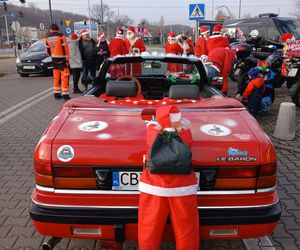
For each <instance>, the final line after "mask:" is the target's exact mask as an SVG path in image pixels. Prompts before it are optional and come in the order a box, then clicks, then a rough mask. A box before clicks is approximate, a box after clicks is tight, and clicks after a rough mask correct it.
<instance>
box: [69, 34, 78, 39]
mask: <svg viewBox="0 0 300 250" xmlns="http://www.w3.org/2000/svg"><path fill="white" fill-rule="evenodd" d="M70 38H71V40H78V36H77V34H76V33H74V32H72V33H71V34H70Z"/></svg>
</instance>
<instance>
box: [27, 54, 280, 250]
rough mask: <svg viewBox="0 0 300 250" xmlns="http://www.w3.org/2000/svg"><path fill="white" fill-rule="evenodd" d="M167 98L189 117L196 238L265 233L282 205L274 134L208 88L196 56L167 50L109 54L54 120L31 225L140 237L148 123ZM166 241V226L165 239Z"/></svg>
mask: <svg viewBox="0 0 300 250" xmlns="http://www.w3.org/2000/svg"><path fill="white" fill-rule="evenodd" d="M169 104H172V105H173V104H176V105H177V107H178V108H179V109H180V111H181V112H182V115H183V117H184V118H185V119H186V120H187V121H188V122H189V123H190V129H191V132H192V137H193V145H192V152H193V161H192V163H193V167H194V171H195V172H196V174H197V178H198V183H199V187H198V192H197V196H198V210H199V215H200V221H199V223H200V232H199V234H200V235H201V239H223V240H224V239H241V238H249V237H260V236H265V235H269V234H271V233H272V232H273V230H274V229H275V227H276V224H277V221H278V220H279V218H280V215H281V209H280V203H279V197H278V194H277V192H276V164H277V157H276V152H275V150H274V147H273V145H272V143H271V141H270V139H269V138H268V136H267V135H266V133H265V132H264V131H263V129H262V128H261V126H260V125H259V124H258V123H257V121H256V120H255V119H254V118H253V117H252V116H251V115H250V113H249V112H248V111H247V109H246V108H245V107H244V106H243V105H242V104H241V103H240V102H239V101H237V100H235V99H233V98H229V97H225V96H223V95H222V94H221V93H220V92H219V91H218V90H217V89H216V88H215V87H214V86H213V85H212V84H208V80H207V76H206V71H205V68H204V66H203V64H202V63H201V61H199V60H198V59H196V58H184V57H166V56H138V57H115V58H110V59H108V60H106V61H105V63H104V65H103V66H102V68H101V71H100V74H99V84H98V85H96V86H94V87H93V88H91V89H90V90H89V91H87V92H86V93H85V94H84V95H83V96H80V97H78V98H74V99H72V100H70V101H68V102H67V103H65V105H64V106H63V108H62V109H61V111H60V112H59V114H58V115H57V116H56V117H55V118H54V119H53V120H52V122H51V123H50V125H49V127H48V128H47V129H46V131H45V132H44V134H43V136H42V138H41V139H40V141H39V143H38V145H37V147H36V150H35V154H34V169H35V180H36V186H35V188H34V190H33V193H32V197H31V203H30V216H31V219H32V220H33V223H34V226H35V228H36V229H37V231H38V232H39V233H41V234H43V235H48V236H52V237H57V238H63V237H68V238H90V239H98V240H99V241H100V243H101V244H102V246H109V247H115V248H120V249H122V245H123V244H124V243H125V242H126V241H136V240H137V214H138V200H139V192H138V185H139V177H140V174H141V171H142V168H143V156H144V154H145V151H146V142H145V140H146V124H147V122H148V121H150V120H151V119H153V118H154V117H155V111H156V108H157V107H159V106H162V105H169ZM172 240H173V235H172V227H171V225H169V224H168V225H167V226H166V229H165V233H164V238H163V241H172Z"/></svg>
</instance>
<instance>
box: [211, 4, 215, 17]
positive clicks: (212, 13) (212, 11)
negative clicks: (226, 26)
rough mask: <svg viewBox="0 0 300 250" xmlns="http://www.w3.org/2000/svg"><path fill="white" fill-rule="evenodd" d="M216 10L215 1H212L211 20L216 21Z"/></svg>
mask: <svg viewBox="0 0 300 250" xmlns="http://www.w3.org/2000/svg"><path fill="white" fill-rule="evenodd" d="M214 9H215V2H214V0H212V10H211V20H214Z"/></svg>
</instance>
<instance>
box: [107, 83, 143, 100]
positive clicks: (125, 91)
mask: <svg viewBox="0 0 300 250" xmlns="http://www.w3.org/2000/svg"><path fill="white" fill-rule="evenodd" d="M137 91H138V89H137V86H136V84H135V82H134V81H118V80H116V81H108V82H107V84H106V88H105V94H106V95H107V96H115V97H135V96H136V94H137Z"/></svg>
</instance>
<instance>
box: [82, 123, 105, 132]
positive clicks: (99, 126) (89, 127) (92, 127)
mask: <svg viewBox="0 0 300 250" xmlns="http://www.w3.org/2000/svg"><path fill="white" fill-rule="evenodd" d="M107 127H108V124H107V123H106V122H102V121H90V122H85V123H82V124H80V125H79V126H78V128H79V130H81V131H83V132H97V131H101V130H103V129H106V128H107Z"/></svg>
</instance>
